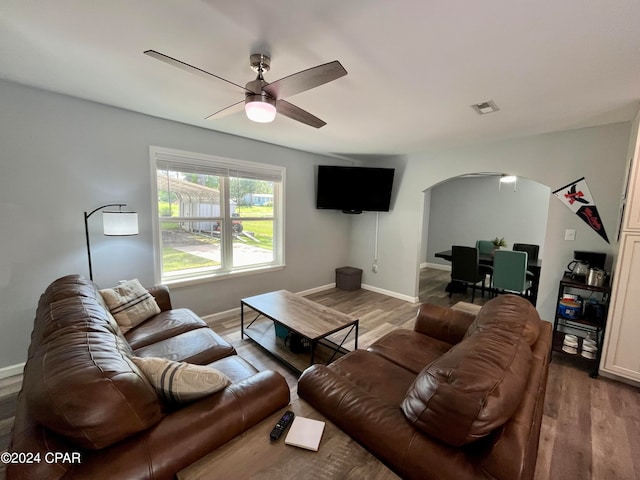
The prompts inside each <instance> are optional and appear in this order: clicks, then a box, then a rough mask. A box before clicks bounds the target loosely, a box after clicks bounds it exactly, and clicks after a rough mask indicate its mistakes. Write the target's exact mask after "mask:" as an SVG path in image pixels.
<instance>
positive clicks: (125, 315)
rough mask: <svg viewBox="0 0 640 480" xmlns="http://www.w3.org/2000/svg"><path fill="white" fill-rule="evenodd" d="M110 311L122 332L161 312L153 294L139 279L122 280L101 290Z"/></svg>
mask: <svg viewBox="0 0 640 480" xmlns="http://www.w3.org/2000/svg"><path fill="white" fill-rule="evenodd" d="M100 294H101V295H102V298H103V299H104V301H105V303H106V304H107V307H108V308H109V311H110V312H111V314H112V315H113V316H114V318H115V319H116V322H118V325H119V326H120V330H121V331H122V333H127V332H128V331H129V330H131V329H132V328H133V327H135V326H136V325H139V324H140V323H142V322H144V321H145V320H146V319H148V318H150V317H152V316H154V315H157V314H158V313H160V307H158V304H157V303H156V301H155V299H154V298H153V295H151V294H150V293H149V292H148V291H147V289H146V288H144V287H143V286H142V285H141V284H140V282H139V281H138V279H137V278H136V279H133V280H127V281H122V282H120V284H119V285H118V286H117V287H114V288H106V289H104V290H100Z"/></svg>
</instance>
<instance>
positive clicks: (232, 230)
mask: <svg viewBox="0 0 640 480" xmlns="http://www.w3.org/2000/svg"><path fill="white" fill-rule="evenodd" d="M157 181H158V188H157V191H158V214H159V222H160V242H161V250H162V278H163V279H165V280H166V279H171V278H182V277H192V276H199V275H207V274H210V273H215V272H216V271H231V270H234V269H238V268H246V267H251V266H256V265H263V264H269V263H273V262H274V260H275V258H274V188H275V184H274V183H273V182H269V181H264V180H254V179H249V178H237V177H227V176H216V175H206V174H201V173H185V172H183V171H172V170H167V169H165V170H161V169H158V170H157Z"/></svg>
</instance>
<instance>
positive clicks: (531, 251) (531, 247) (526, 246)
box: [513, 243, 540, 280]
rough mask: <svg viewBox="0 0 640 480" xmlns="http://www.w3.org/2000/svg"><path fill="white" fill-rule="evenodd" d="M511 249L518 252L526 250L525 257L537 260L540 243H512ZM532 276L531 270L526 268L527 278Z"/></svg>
mask: <svg viewBox="0 0 640 480" xmlns="http://www.w3.org/2000/svg"><path fill="white" fill-rule="evenodd" d="M513 249H514V250H516V251H518V252H527V256H528V257H527V258H528V259H529V260H538V253H539V252H540V245H535V244H533V243H514V244H513ZM533 277H534V275H533V272H530V271H529V270H527V278H528V279H529V280H532V279H533Z"/></svg>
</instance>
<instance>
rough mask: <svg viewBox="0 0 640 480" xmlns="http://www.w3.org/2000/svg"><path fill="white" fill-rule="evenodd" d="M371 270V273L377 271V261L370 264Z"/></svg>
mask: <svg viewBox="0 0 640 480" xmlns="http://www.w3.org/2000/svg"><path fill="white" fill-rule="evenodd" d="M371 271H372V272H373V273H378V264H377V263H374V264H373V265H372V266H371Z"/></svg>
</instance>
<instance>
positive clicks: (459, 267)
mask: <svg viewBox="0 0 640 480" xmlns="http://www.w3.org/2000/svg"><path fill="white" fill-rule="evenodd" d="M451 257H452V258H451V280H452V281H454V282H460V283H463V284H465V285H470V286H471V288H472V294H471V303H473V301H474V300H475V298H476V285H477V284H478V283H479V282H482V296H483V297H484V291H485V281H486V275H485V274H484V273H483V272H481V271H480V258H479V257H480V256H479V252H478V249H477V248H475V247H463V246H460V245H454V246H453V247H451ZM451 293H452V292H449V298H451Z"/></svg>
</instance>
